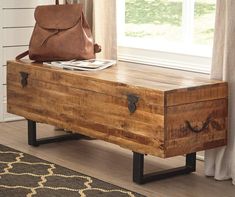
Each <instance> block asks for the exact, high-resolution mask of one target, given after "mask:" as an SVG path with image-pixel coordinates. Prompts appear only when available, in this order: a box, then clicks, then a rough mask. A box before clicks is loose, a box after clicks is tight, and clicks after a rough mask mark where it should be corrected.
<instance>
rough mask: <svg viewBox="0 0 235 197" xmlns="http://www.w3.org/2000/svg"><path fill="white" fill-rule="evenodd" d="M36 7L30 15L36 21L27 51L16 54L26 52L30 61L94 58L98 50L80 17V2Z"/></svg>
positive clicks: (20, 56)
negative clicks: (32, 14)
mask: <svg viewBox="0 0 235 197" xmlns="http://www.w3.org/2000/svg"><path fill="white" fill-rule="evenodd" d="M55 2H56V5H46V6H38V7H37V8H36V9H35V13H34V17H35V20H36V24H35V27H34V30H33V33H32V36H31V40H30V43H29V50H28V51H26V52H24V53H22V54H20V55H18V56H17V57H16V59H21V58H23V57H25V56H27V55H29V58H30V59H31V60H35V61H39V62H43V61H58V60H73V59H76V60H84V59H93V58H95V53H98V52H100V51H101V47H100V46H99V45H98V44H94V41H93V37H92V32H91V29H90V27H89V25H88V23H87V21H86V19H85V17H84V13H83V10H82V9H83V8H82V7H83V6H82V4H64V5H59V0H56V1H55Z"/></svg>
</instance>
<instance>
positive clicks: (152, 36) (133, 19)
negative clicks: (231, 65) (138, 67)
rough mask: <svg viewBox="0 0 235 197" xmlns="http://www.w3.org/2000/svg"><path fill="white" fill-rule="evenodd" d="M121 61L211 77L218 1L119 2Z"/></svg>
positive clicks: (162, 0) (164, 0) (138, 0)
mask: <svg viewBox="0 0 235 197" xmlns="http://www.w3.org/2000/svg"><path fill="white" fill-rule="evenodd" d="M117 2H118V35H119V37H118V45H119V51H120V52H119V56H120V58H121V59H124V60H130V61H140V62H143V63H149V64H152V65H160V66H167V67H174V68H179V69H186V70H193V71H199V72H205V73H208V72H209V70H210V64H211V54H212V44H213V35H214V23H215V9H216V3H215V2H216V0H118V1H117Z"/></svg>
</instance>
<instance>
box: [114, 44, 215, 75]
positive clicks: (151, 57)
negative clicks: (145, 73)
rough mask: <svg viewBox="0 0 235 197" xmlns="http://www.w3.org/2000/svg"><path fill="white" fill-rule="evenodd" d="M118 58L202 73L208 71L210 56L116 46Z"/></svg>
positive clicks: (207, 72)
mask: <svg viewBox="0 0 235 197" xmlns="http://www.w3.org/2000/svg"><path fill="white" fill-rule="evenodd" d="M118 59H119V60H122V61H126V62H133V63H141V64H146V65H152V66H158V67H165V68H170V69H176V70H185V71H190V72H198V73H203V74H209V73H210V65H211V58H210V57H202V56H195V55H190V54H180V53H174V52H167V51H160V50H158V51H156V50H151V49H142V48H141V49H140V48H135V47H126V46H118Z"/></svg>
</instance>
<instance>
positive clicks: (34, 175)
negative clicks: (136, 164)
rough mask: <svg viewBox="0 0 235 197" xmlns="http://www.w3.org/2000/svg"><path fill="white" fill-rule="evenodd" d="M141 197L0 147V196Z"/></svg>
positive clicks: (141, 196)
mask: <svg viewBox="0 0 235 197" xmlns="http://www.w3.org/2000/svg"><path fill="white" fill-rule="evenodd" d="M3 196H4V197H8V196H9V197H21V196H22V197H23V196H27V197H31V196H35V197H78V196H81V197H100V196H102V197H143V195H140V194H137V193H135V192H131V191H128V190H125V189H123V188H120V187H118V186H115V185H112V184H109V183H105V182H103V181H100V180H98V179H96V178H93V177H90V176H87V175H84V174H81V173H78V172H75V171H72V170H69V169H67V168H64V167H61V166H59V165H56V164H53V163H49V162H47V161H44V160H42V159H39V158H37V157H34V156H31V155H28V154H25V153H22V152H19V151H17V150H14V149H11V148H8V147H6V146H3V145H0V197H3Z"/></svg>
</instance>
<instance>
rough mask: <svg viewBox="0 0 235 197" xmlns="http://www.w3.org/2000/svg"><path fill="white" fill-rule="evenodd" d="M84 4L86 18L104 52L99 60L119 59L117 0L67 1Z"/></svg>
mask: <svg viewBox="0 0 235 197" xmlns="http://www.w3.org/2000/svg"><path fill="white" fill-rule="evenodd" d="M67 2H68V3H82V4H83V8H84V13H85V17H86V19H87V21H88V23H89V25H90V27H91V28H92V33H93V36H94V40H95V42H96V43H98V44H99V45H101V48H102V52H101V53H98V54H97V55H96V57H97V58H104V59H115V60H116V59H117V28H116V0H67Z"/></svg>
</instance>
